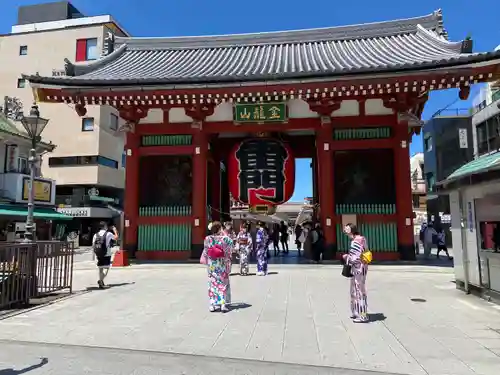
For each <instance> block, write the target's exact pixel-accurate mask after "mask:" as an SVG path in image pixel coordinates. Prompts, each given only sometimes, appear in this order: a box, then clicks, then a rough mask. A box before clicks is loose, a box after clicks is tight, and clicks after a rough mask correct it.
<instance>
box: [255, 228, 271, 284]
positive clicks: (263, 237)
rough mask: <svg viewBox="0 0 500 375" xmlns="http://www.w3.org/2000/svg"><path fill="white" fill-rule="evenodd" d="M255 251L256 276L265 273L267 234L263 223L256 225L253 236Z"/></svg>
mask: <svg viewBox="0 0 500 375" xmlns="http://www.w3.org/2000/svg"><path fill="white" fill-rule="evenodd" d="M255 237H256V238H255V242H256V252H257V276H265V275H267V252H268V245H269V236H268V234H267V231H266V228H265V227H264V224H263V223H259V224H258V225H257V235H256V236H255Z"/></svg>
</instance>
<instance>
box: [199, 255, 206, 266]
mask: <svg viewBox="0 0 500 375" xmlns="http://www.w3.org/2000/svg"><path fill="white" fill-rule="evenodd" d="M200 264H208V259H207V257H206V256H205V254H201V257H200Z"/></svg>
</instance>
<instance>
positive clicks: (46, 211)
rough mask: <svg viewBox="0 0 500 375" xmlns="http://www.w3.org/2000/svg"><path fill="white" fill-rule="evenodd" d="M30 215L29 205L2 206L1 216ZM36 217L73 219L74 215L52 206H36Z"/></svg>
mask: <svg viewBox="0 0 500 375" xmlns="http://www.w3.org/2000/svg"><path fill="white" fill-rule="evenodd" d="M27 215H28V208H27V207H18V206H0V216H19V217H25V216H27ZM34 216H35V218H39V219H49V220H71V219H73V217H72V216H68V215H64V214H62V213H59V212H57V211H56V210H54V209H52V208H43V207H35V212H34Z"/></svg>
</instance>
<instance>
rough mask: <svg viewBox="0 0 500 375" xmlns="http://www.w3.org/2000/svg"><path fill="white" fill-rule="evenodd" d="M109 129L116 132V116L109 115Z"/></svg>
mask: <svg viewBox="0 0 500 375" xmlns="http://www.w3.org/2000/svg"><path fill="white" fill-rule="evenodd" d="M109 128H110V129H111V130H118V116H117V115H115V114H113V113H112V114H111V121H110V123H109Z"/></svg>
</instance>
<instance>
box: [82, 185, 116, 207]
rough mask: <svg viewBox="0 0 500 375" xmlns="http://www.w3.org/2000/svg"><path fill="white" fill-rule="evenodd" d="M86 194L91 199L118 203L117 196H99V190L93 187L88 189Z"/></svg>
mask: <svg viewBox="0 0 500 375" xmlns="http://www.w3.org/2000/svg"><path fill="white" fill-rule="evenodd" d="M88 195H89V198H90V200H91V201H99V202H105V203H115V204H118V203H119V202H120V201H119V199H118V198H111V197H102V196H100V195H99V190H98V189H97V188H95V187H93V188H91V189H89V191H88Z"/></svg>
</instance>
